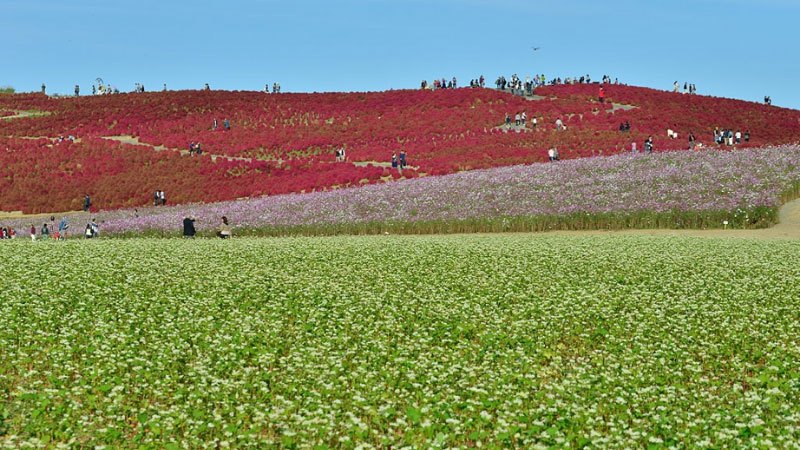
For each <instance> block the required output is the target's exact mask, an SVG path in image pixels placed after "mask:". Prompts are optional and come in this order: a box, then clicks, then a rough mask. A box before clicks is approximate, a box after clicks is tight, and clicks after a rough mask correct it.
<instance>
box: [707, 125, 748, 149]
mask: <svg viewBox="0 0 800 450" xmlns="http://www.w3.org/2000/svg"><path fill="white" fill-rule="evenodd" d="M742 141H744V142H750V130H745V132H744V134H742V132H741V131H740V130H736V131H735V132H734V131H733V130H732V129H730V128H724V129H719V128H718V127H715V128H714V142H715V143H716V144H717V145H726V146H729V147H730V146H733V145H738V144H741V143H742Z"/></svg>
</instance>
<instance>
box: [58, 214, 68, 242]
mask: <svg viewBox="0 0 800 450" xmlns="http://www.w3.org/2000/svg"><path fill="white" fill-rule="evenodd" d="M67 230H69V221H68V220H67V218H66V217H64V218H62V219H61V222H59V223H58V234H59V235H60V236H61V239H66V238H67Z"/></svg>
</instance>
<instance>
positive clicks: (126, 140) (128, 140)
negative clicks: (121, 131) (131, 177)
mask: <svg viewBox="0 0 800 450" xmlns="http://www.w3.org/2000/svg"><path fill="white" fill-rule="evenodd" d="M103 139H108V140H110V141H116V142H120V143H122V144H134V145H145V146H147V147H150V148H152V149H153V150H155V151H158V152H163V151H173V152H180V154H181V155H188V154H189V150H181V149H179V148H169V147H164V146H163V145H150V144H147V143H144V142H141V141H139V138H138V137H135V136H127V135H123V136H104V137H103ZM204 154H206V155H208V156H210V157H211V160H212V161H216V160H217V158H222V159H230V160H233V161H247V162H252V161H253V158H246V157H244V156H227V155H215V154H213V153H205V152H204Z"/></svg>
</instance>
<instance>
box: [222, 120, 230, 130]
mask: <svg viewBox="0 0 800 450" xmlns="http://www.w3.org/2000/svg"><path fill="white" fill-rule="evenodd" d="M222 128H225V131H229V130H230V129H231V121H230V120H228V119H227V118H226V119H225V120H223V121H222Z"/></svg>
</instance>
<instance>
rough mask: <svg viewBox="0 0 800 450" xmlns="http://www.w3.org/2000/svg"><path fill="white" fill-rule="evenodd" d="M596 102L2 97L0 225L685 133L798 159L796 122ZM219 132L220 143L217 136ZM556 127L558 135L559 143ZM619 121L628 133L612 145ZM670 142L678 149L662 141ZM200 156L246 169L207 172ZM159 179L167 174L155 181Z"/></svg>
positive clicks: (195, 94) (646, 93) (694, 101)
mask: <svg viewBox="0 0 800 450" xmlns="http://www.w3.org/2000/svg"><path fill="white" fill-rule="evenodd" d="M597 89H598V85H563V86H547V87H544V88H541V89H538V90H537V94H538V95H540V96H541V99H540V100H536V101H529V100H525V99H523V98H520V97H515V96H512V95H509V94H505V93H502V92H497V91H494V90H490V89H470V88H466V89H445V90H439V91H435V92H430V91H413V90H402V91H387V92H369V93H321V94H279V95H268V94H264V93H260V92H227V91H208V92H206V91H171V92H157V93H156V92H153V93H141V94H120V95H103V96H84V97H78V98H60V99H55V98H49V97H46V96H44V95H41V94H14V95H2V96H0V111H9V112H12V111H27V112H29V113H30V115H29V116H25V117H22V116H20V117H14V118H6V119H3V120H1V121H0V183H3V184H2V186H0V211H16V210H20V211H23V212H26V213H38V212H54V211H68V210H74V209H76V204H78V205H79V204H80V198H81V197H82V196H83V194H84V193H85V192H89V193H90V194H91V195H92V196H93V197H94V198H96V199H97V201H96V202H95V205H97V207H98V208H100V209H116V208H123V207H126V206H142V205H146V204H148V202H149V195H150V193H151V192H152V191H154V190H156V189H160V190H164V191H166V192H167V193H168V195H169V194H170V193H171V200H172V201H173V202H178V203H188V202H211V201H220V200H234V199H237V198H241V197H256V196H262V195H276V194H284V193H290V192H315V191H322V190H329V189H336V188H341V187H349V186H360V185H362V184H376V183H381V182H384V181H391V180H396V179H400V178H416V177H418V176H420V175H423V174H424V175H444V174H451V173H456V172H460V171H465V170H473V169H485V168H492V167H503V166H510V165H518V164H528V163H531V162H541V161H545V160H546V159H547V150H548V149H549V148H551V147H554V146H557V147H558V149H559V155H560V156H561V158H562V159H573V158H583V157H588V156H593V155H611V154H617V153H623V152H625V151H626V149H630V146H631V143H633V142H636V143H638V145H639V148H640V149H641V148H642V145H643V141H644V139H645V138H647V137H648V136H649V135H653V136H654V140H655V148H656V151H663V150H681V149H686V148H687V147H688V141H687V140H686V137H687V136H688V134H689V132H690V131H692V132H694V133H695V135H696V136H697V139H698V142H701V143H703V144H705V145H706V146H714V143H713V138H712V136H713V130H714V129H715V128H717V127H719V128H731V129H734V130H741V131H742V132H745V131H747V130H749V131H750V133H751V135H752V138H751V139H750V140H749V142H742V143H741V144H738V145H737V146H736V147H737V148H743V147H762V146H768V145H782V144H796V143H797V140H798V136H800V111H796V110H790V109H784V108H777V107H768V106H764V105H760V104H755V103H751V102H744V101H739V100H731V99H722V98H713V97H705V96H698V95H681V94H673V93H668V92H664V91H657V90H654V89H647V88H640V87H631V86H623V85H607V86H606V93H607V99H608V103H605V104H600V103H598V102H597V100H596V98H595V95H596V91H597ZM521 112H526V113H527V116H528V118H529V119H530V120H531V121H532V119H533V118H536V119H537V120H538V126H537V127H536V128H533V127H532V126H531V124H530V122H529V124H528V126H527V127H525V128H521V127H519V128H513V127H512V128H511V129H506V128H503V127H502V126H501V125H502V124H503V120H504V117H505V115H506V114H509V115H510V116H512V117H513V116H514V115H515V114H517V113H521ZM225 119H228V120H229V121H230V124H231V128H230V129H229V130H225V129H224V128H223V125H222V124H223V121H224V120H225ZM557 119H562V120H563V122H564V124H565V125H566V126H567V129H566V130H565V131H557V130H555V127H554V123H555V121H556V120H557ZM215 120H216V121H217V125H218V126H217V128H214V125H213V124H214V122H215ZM624 121H628V122H629V123H630V124H631V129H630V131H629V132H625V133H620V132H619V129H618V126H619V124H620V123H622V122H624ZM667 129H673V130H674V131H676V132H677V133H678V134H679V136H680V139H677V140H672V139H668V138H667V137H666V130H667ZM515 131H517V132H515ZM70 135H72V136H75V137H76V138H77V139H78V142H75V143H74V144H72V145H70V147H71V149H69V150H65V149H64V148H63V146H62V145H53V144H52V141H51V140H53V139H55V138H58V137H59V136H64V137H67V136H70ZM115 137H116V138H119V137H125V138H131V139H136V140H137V142H140V143H142V144H144V145H141V146H135V147H134V146H120V145H119V144H118V143H117V142H114V141H112V140H110V139H109V138H115ZM48 138H49V140H50V141H48ZM31 140H33V142H30V141H31ZM191 142H200V143H201V144H202V148H203V150H204V152H205V155H204V156H203V157H200V158H195V159H200V160H202V161H186V160H189V159H190V157H189V156H188V155H183V156H181V155H179V154H178V152H176V151H172V152H171V153H173V155H171V156H170V155H169V154H168V153H169V152H166V153H165V152H163V151H161V152H158V151H156V150H155V149H156V148H164V149H172V150H176V149H177V150H186V149H187V148H188V147H189V144H190V143H191ZM338 148H346V150H347V158H348V159H347V162H336V161H335V157H334V152H335V149H338ZM400 151H405V152H407V154H408V162H409V167H408V168H407V169H405V170H403V172H402V174H401V173H399V172H398V171H397V170H392V169H390V168H388V167H386V166H387V165H388V163H389V161H390V158H391V155H392V153H399V152H400ZM123 152H129V153H131V156H130V157H125V155H123V154H122V153H123ZM209 154H213V155H219V156H224V157H239V158H249V159H251V160H237V161H232V160H227V159H226V158H217V159H216V160H215V161H212V160H211V158H210V157H209V156H208V155H209ZM67 157H69V159H67ZM159 164H160V165H163V166H164V167H156V168H155V170H154V166H158V165H159ZM76 165H80V166H81V167H85V166H91V167H93V168H95V169H96V170H94V171H88V170H76ZM31 183H38V184H39V185H42V184H46V185H47V186H46V188H45V191H46V192H43V193H41V192H38V191H37V190H31V188H30V185H31ZM51 184H52V185H53V186H51ZM39 190H42V188H41V187H40V188H39Z"/></svg>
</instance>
